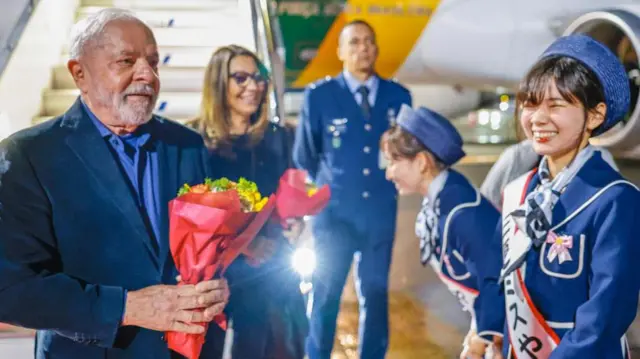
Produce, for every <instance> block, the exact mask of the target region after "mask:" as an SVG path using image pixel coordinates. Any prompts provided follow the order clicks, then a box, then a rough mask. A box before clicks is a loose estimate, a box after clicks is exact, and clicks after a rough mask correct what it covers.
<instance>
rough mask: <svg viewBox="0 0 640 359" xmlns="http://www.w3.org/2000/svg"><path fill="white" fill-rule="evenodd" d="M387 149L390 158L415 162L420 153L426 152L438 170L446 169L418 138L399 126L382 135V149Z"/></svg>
mask: <svg viewBox="0 0 640 359" xmlns="http://www.w3.org/2000/svg"><path fill="white" fill-rule="evenodd" d="M385 147H386V151H387V152H388V153H389V156H391V158H393V159H401V158H404V159H409V160H413V159H414V158H416V156H417V155H418V154H419V153H420V152H426V153H428V154H429V156H431V157H432V158H433V161H434V162H435V165H436V167H437V168H438V169H440V170H441V169H443V168H445V167H446V166H444V164H442V162H441V161H440V160H439V159H438V157H436V156H435V155H434V154H433V153H431V151H429V150H428V149H427V148H426V147H425V145H423V144H422V142H420V141H419V140H418V139H417V138H416V136H414V135H412V134H411V133H409V132H407V131H405V130H404V129H403V128H402V127H400V126H397V125H395V126H393V127H391V128H390V129H388V130H386V131H385V132H384V133H383V134H382V137H381V138H380V148H385Z"/></svg>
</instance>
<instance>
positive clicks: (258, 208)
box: [253, 197, 269, 212]
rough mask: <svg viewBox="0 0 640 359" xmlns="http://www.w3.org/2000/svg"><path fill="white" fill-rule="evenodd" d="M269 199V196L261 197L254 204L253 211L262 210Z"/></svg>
mask: <svg viewBox="0 0 640 359" xmlns="http://www.w3.org/2000/svg"><path fill="white" fill-rule="evenodd" d="M268 201H269V198H267V197H264V198H263V199H261V200H260V201H259V202H258V203H256V204H255V206H254V207H253V209H254V212H260V211H262V208H263V207H264V206H265V205H266V204H267V202H268Z"/></svg>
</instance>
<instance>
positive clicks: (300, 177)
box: [275, 169, 331, 226]
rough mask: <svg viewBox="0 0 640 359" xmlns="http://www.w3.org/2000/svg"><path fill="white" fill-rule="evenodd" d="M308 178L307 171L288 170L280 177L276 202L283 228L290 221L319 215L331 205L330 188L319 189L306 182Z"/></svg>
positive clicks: (325, 186) (277, 212)
mask: <svg viewBox="0 0 640 359" xmlns="http://www.w3.org/2000/svg"><path fill="white" fill-rule="evenodd" d="M306 177H307V174H306V171H303V170H297V169H288V170H286V171H285V173H284V174H283V175H282V177H280V183H279V184H278V190H277V191H276V200H275V201H276V214H277V216H278V217H279V218H280V221H281V224H282V225H283V226H286V223H287V220H288V219H292V218H301V217H304V216H313V215H315V214H318V213H319V212H320V211H321V210H322V209H324V207H325V206H326V205H327V203H329V199H330V198H331V190H330V189H329V186H327V185H324V186H322V187H320V188H317V187H316V186H315V185H313V184H311V183H308V182H306Z"/></svg>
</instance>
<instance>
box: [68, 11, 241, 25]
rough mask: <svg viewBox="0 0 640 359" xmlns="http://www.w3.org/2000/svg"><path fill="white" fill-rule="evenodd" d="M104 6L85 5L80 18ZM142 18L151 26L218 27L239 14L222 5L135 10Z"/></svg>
mask: <svg viewBox="0 0 640 359" xmlns="http://www.w3.org/2000/svg"><path fill="white" fill-rule="evenodd" d="M102 9H104V7H99V6H90V7H83V8H81V9H80V10H79V11H78V20H80V19H84V18H86V17H87V16H89V15H92V14H94V13H96V12H98V11H99V10H102ZM132 12H133V13H134V14H135V15H136V16H137V17H138V18H139V19H140V20H142V21H144V22H146V23H147V25H149V26H151V27H158V28H163V27H171V28H209V27H218V26H219V25H218V21H219V20H220V19H231V18H237V17H238V16H239V13H238V8H237V7H230V6H226V7H224V6H221V7H220V8H219V9H215V10H201V11H196V10H186V11H183V10H157V11H153V10H133V11H132Z"/></svg>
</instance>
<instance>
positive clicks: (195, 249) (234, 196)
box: [166, 190, 275, 359]
mask: <svg viewBox="0 0 640 359" xmlns="http://www.w3.org/2000/svg"><path fill="white" fill-rule="evenodd" d="M274 207H275V197H274V196H271V197H270V198H269V200H268V202H267V204H266V205H265V206H264V207H263V208H262V210H261V211H260V212H248V213H246V212H243V211H242V210H241V204H240V198H239V196H238V193H237V192H236V191H235V190H228V191H224V192H215V193H214V192H206V193H187V194H184V195H182V196H180V197H178V198H175V199H173V200H172V201H171V202H169V244H170V247H171V255H172V256H173V260H174V262H175V265H176V268H177V269H178V272H179V273H180V276H181V277H182V283H183V284H196V283H199V282H201V281H204V280H210V279H212V278H214V276H221V275H222V274H224V272H225V270H226V269H227V268H228V266H229V265H230V264H231V262H233V260H234V259H235V258H237V257H238V256H239V255H240V254H241V253H242V252H244V251H246V249H247V246H248V245H249V243H250V242H251V241H252V240H253V239H254V238H255V236H256V235H257V234H258V232H259V231H260V229H261V228H262V226H263V225H264V224H265V223H266V221H267V220H268V219H269V217H270V216H271V215H272V213H273V210H274ZM214 321H215V322H216V323H217V324H218V325H219V326H220V327H221V328H223V329H226V326H227V321H226V317H225V316H224V314H220V315H217V316H216V317H215V318H214ZM202 325H203V326H204V327H205V333H203V334H186V333H178V332H167V333H166V338H167V343H168V346H169V348H170V349H171V350H174V351H176V352H178V353H180V354H181V355H183V356H185V357H186V358H188V359H197V358H198V357H199V356H200V352H201V350H202V345H203V344H204V340H205V334H206V329H207V327H208V323H202Z"/></svg>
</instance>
